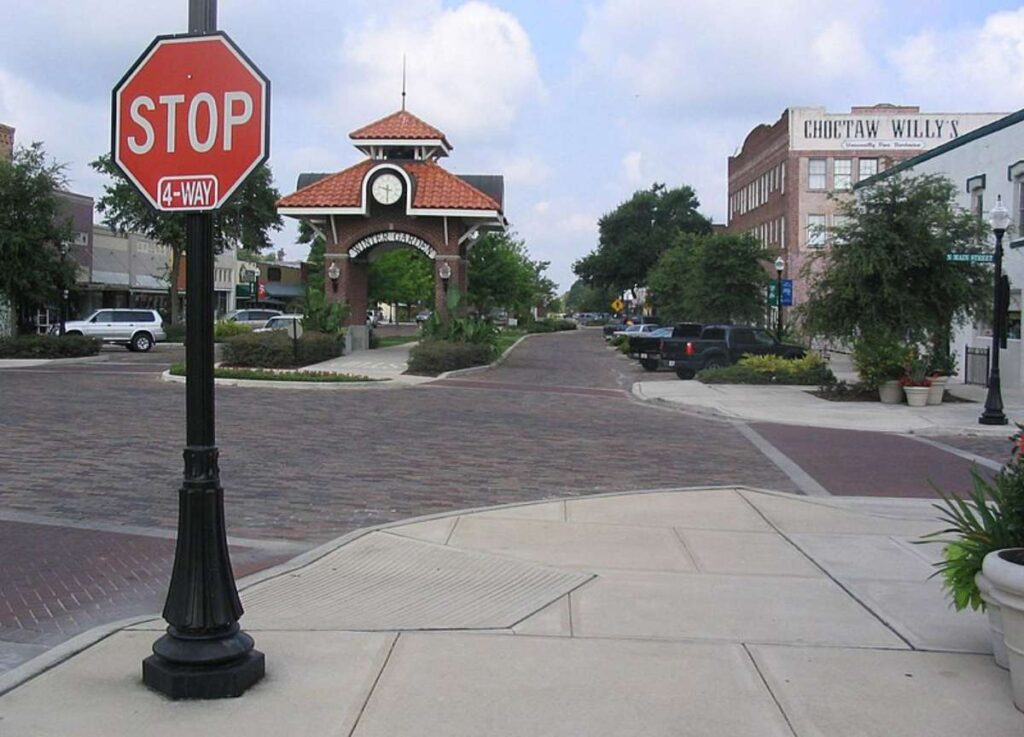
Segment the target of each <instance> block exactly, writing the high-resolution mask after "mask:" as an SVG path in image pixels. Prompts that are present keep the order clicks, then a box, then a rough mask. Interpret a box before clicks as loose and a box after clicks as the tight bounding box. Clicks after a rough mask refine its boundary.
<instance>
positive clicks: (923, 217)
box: [801, 175, 992, 355]
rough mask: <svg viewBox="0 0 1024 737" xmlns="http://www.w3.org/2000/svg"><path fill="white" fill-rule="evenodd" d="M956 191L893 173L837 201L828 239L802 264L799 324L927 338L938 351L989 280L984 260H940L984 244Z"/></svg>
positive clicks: (819, 331) (985, 296) (932, 179)
mask: <svg viewBox="0 0 1024 737" xmlns="http://www.w3.org/2000/svg"><path fill="white" fill-rule="evenodd" d="M956 191H957V190H956V187H955V186H954V184H953V183H952V182H951V181H949V180H948V179H947V178H945V177H942V176H938V175H924V176H917V177H903V176H898V175H897V176H892V177H888V178H886V179H883V180H882V181H881V182H879V183H877V184H875V185H874V186H872V187H869V188H867V189H865V190H864V191H863V192H862V193H861V194H860V196H859V197H858V198H857V199H855V200H849V201H846V202H844V203H842V204H841V206H840V214H841V215H842V216H843V219H842V224H841V225H839V226H837V227H835V228H833V229H832V231H831V235H832V241H833V247H832V249H831V250H830V251H827V252H825V251H823V252H821V253H820V254H818V256H817V257H816V258H815V259H814V260H813V261H812V262H811V263H810V264H808V266H807V268H806V270H805V275H806V276H807V278H808V280H809V282H810V293H809V298H808V300H807V302H806V304H805V305H804V306H803V308H802V310H801V314H802V316H803V318H804V319H805V322H806V326H807V328H808V329H809V330H810V331H811V332H812V333H813V334H816V335H824V336H827V337H830V338H835V339H839V340H849V341H854V340H857V339H858V338H861V337H863V336H867V335H875V336H887V337H890V338H895V339H898V340H901V341H903V342H906V343H919V342H924V341H927V340H930V341H931V343H932V347H933V349H935V350H936V351H937V354H936V355H938V354H944V353H947V352H948V339H949V334H950V330H951V326H952V324H953V323H954V322H963V321H965V320H966V319H967V318H968V317H971V316H975V315H977V314H979V313H982V312H983V310H984V309H985V307H986V305H987V304H988V302H989V301H990V300H991V289H992V286H991V284H992V276H991V271H989V268H988V267H987V266H982V265H977V264H964V263H951V262H949V261H947V260H946V254H947V253H948V252H950V251H960V252H985V251H987V250H988V248H987V240H986V235H985V226H984V224H983V223H982V222H981V221H980V220H979V219H978V218H977V217H976V216H974V215H972V214H971V213H969V212H967V211H965V210H963V209H961V208H959V207H958V206H957V205H956V200H955V196H956Z"/></svg>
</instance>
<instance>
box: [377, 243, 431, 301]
mask: <svg viewBox="0 0 1024 737" xmlns="http://www.w3.org/2000/svg"><path fill="white" fill-rule="evenodd" d="M367 294H368V296H369V298H370V302H371V303H373V302H386V303H388V304H397V303H398V302H404V303H405V304H412V303H420V302H429V301H430V300H431V299H432V298H433V296H434V271H433V269H432V268H431V265H430V260H429V259H427V258H426V257H425V256H423V254H421V253H420V252H419V251H413V250H410V249H408V248H401V249H398V250H395V251H388V252H387V253H385V254H383V255H382V256H381V257H380V258H378V259H377V260H375V261H373V262H371V263H370V269H369V276H368V280H367Z"/></svg>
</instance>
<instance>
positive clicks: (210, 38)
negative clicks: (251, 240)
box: [111, 33, 270, 211]
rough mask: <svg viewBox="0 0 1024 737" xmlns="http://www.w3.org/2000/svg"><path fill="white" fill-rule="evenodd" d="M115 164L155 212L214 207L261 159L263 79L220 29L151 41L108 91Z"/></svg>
mask: <svg viewBox="0 0 1024 737" xmlns="http://www.w3.org/2000/svg"><path fill="white" fill-rule="evenodd" d="M113 120H114V125H113V140H112V147H111V148H112V151H113V156H114V162H115V163H116V164H117V166H118V168H120V169H121V171H122V172H124V175H125V176H126V177H128V179H129V180H130V181H131V182H132V183H133V184H134V185H135V186H136V187H137V188H138V190H139V191H140V192H141V193H142V194H143V196H145V198H146V199H147V200H148V201H149V203H150V204H151V205H152V206H153V207H155V208H156V209H158V210H189V211H201V210H216V209H218V208H219V207H221V206H222V205H223V204H224V203H225V202H226V201H227V199H228V198H229V197H230V196H231V195H232V193H233V192H234V191H235V190H236V189H237V188H238V187H239V185H241V184H242V182H244V181H245V179H246V177H247V176H249V174H251V173H252V171H253V170H254V169H255V168H256V167H258V166H260V165H261V164H262V163H263V162H264V161H266V160H267V156H268V154H269V150H268V147H269V139H270V81H269V80H268V79H267V78H266V77H265V76H264V75H263V73H262V72H260V70H259V69H257V68H256V66H255V65H254V64H253V63H252V62H251V61H249V59H248V58H246V56H245V54H243V53H242V51H241V50H240V49H239V48H238V47H237V46H235V44H234V43H233V42H232V41H231V39H230V38H228V36H227V35H226V34H224V33H216V34H210V35H204V36H158V37H157V38H156V39H154V41H153V43H152V44H150V46H149V48H147V49H146V51H145V52H143V54H142V56H140V57H139V59H138V60H137V61H136V62H135V64H133V65H132V67H131V69H129V70H128V73H127V74H125V76H124V77H123V78H122V79H121V81H120V82H118V84H117V85H116V86H115V87H114V92H113Z"/></svg>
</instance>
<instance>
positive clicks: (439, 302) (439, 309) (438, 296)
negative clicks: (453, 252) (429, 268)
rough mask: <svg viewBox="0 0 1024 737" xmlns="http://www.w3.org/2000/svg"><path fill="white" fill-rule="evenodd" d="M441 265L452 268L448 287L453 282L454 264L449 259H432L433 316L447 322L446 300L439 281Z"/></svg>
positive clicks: (442, 283) (441, 282)
mask: <svg viewBox="0 0 1024 737" xmlns="http://www.w3.org/2000/svg"><path fill="white" fill-rule="evenodd" d="M441 264H448V265H449V266H451V267H452V277H451V279H449V280H448V284H449V285H451V284H452V282H453V281H455V264H454V263H453V261H452V260H451V259H448V258H446V257H445V256H441V255H439V256H438V257H437V258H435V259H434V314H436V315H437V316H438V317H439V318H441V319H442V320H447V319H448V300H447V297H446V295H445V289H444V282H443V281H442V280H441V274H440V269H441Z"/></svg>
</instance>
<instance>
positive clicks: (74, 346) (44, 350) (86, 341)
mask: <svg viewBox="0 0 1024 737" xmlns="http://www.w3.org/2000/svg"><path fill="white" fill-rule="evenodd" d="M102 347H103V341H101V340H99V339H97V338H88V337H86V336H84V335H19V336H16V337H13V338H0V358H81V357H82V356H95V355H96V354H97V353H99V352H100V348H102Z"/></svg>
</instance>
